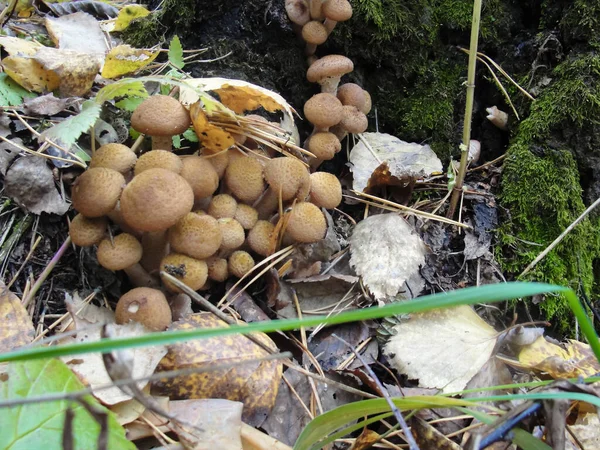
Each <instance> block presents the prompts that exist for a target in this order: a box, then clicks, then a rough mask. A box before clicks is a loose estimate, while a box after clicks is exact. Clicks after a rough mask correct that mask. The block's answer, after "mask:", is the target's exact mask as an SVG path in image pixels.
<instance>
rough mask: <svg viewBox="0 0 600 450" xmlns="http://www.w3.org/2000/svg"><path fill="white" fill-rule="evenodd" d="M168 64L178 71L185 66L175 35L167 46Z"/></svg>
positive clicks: (179, 42)
mask: <svg viewBox="0 0 600 450" xmlns="http://www.w3.org/2000/svg"><path fill="white" fill-rule="evenodd" d="M169 62H170V63H171V64H173V65H174V66H175V67H177V68H178V69H183V66H185V62H184V61H183V47H182V46H181V41H180V40H179V36H177V35H175V36H173V39H171V43H170V44H169Z"/></svg>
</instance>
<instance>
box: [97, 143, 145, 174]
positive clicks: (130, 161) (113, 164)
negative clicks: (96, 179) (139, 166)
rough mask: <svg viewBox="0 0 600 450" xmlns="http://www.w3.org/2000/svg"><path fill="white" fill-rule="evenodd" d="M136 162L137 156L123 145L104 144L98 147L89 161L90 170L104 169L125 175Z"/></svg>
mask: <svg viewBox="0 0 600 450" xmlns="http://www.w3.org/2000/svg"><path fill="white" fill-rule="evenodd" d="M136 161H137V156H136V155H135V153H134V152H132V151H131V149H130V148H129V147H127V146H126V145H123V144H106V145H103V146H102V147H100V148H99V149H98V150H96V152H95V153H94V155H93V156H92V159H91V161H90V166H89V167H90V169H93V168H95V167H104V168H106V169H112V170H116V171H117V172H119V173H122V174H126V173H127V172H129V171H130V170H131V169H133V166H135V163H136Z"/></svg>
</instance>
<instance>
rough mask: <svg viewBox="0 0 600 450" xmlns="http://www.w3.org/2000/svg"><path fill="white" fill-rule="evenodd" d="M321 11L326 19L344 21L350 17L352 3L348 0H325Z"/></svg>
mask: <svg viewBox="0 0 600 450" xmlns="http://www.w3.org/2000/svg"><path fill="white" fill-rule="evenodd" d="M321 11H322V12H323V15H324V16H325V17H326V18H327V19H330V20H334V21H336V22H344V21H346V20H348V19H350V17H352V5H350V3H349V2H348V0H327V1H326V2H324V3H323V6H322V9H321Z"/></svg>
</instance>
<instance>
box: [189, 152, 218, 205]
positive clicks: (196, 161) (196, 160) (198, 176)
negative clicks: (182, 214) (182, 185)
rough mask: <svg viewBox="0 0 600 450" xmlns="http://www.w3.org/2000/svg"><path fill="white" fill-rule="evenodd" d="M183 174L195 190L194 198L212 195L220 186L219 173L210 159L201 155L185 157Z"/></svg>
mask: <svg viewBox="0 0 600 450" xmlns="http://www.w3.org/2000/svg"><path fill="white" fill-rule="evenodd" d="M181 176H182V177H183V178H184V179H185V180H186V181H187V182H188V184H189V185H190V186H191V187H192V191H194V200H195V201H199V200H201V199H203V198H206V197H210V196H211V195H213V194H214V193H215V191H216V190H217V188H218V187H219V175H218V174H217V171H216V170H215V168H214V167H213V165H212V164H211V163H210V160H208V159H206V158H202V157H200V156H187V157H185V158H183V168H182V169H181Z"/></svg>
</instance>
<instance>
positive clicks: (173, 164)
mask: <svg viewBox="0 0 600 450" xmlns="http://www.w3.org/2000/svg"><path fill="white" fill-rule="evenodd" d="M182 167H183V163H182V162H181V158H179V156H177V155H176V154H174V153H172V152H168V151H166V150H151V151H149V152H148V153H144V154H143V155H142V156H140V157H139V158H138V160H137V163H136V165H135V169H134V171H133V173H134V175H136V176H137V175H139V174H140V173H142V172H144V171H145V170H148V169H166V170H170V171H171V172H174V173H181V168H182Z"/></svg>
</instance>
